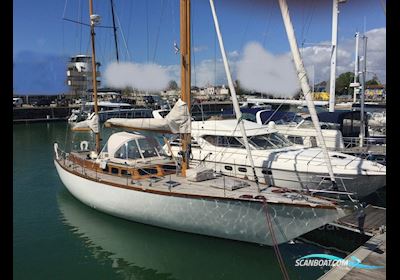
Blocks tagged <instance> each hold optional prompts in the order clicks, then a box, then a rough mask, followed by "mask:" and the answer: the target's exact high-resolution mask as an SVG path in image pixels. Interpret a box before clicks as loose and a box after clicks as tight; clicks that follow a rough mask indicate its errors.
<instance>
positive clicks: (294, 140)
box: [287, 135, 304, 145]
mask: <svg viewBox="0 0 400 280" xmlns="http://www.w3.org/2000/svg"><path fill="white" fill-rule="evenodd" d="M287 139H288V140H289V141H290V142H292V143H294V144H297V145H303V144H304V142H303V137H301V136H294V135H288V137H287Z"/></svg>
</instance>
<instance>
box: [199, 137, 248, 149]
mask: <svg viewBox="0 0 400 280" xmlns="http://www.w3.org/2000/svg"><path fill="white" fill-rule="evenodd" d="M203 139H204V140H206V141H207V142H208V143H210V144H212V145H214V146H218V147H230V148H244V146H243V145H242V143H240V142H239V141H238V140H237V139H236V138H235V137H232V136H216V135H207V136H204V137H203Z"/></svg>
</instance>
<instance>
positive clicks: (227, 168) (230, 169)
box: [225, 165, 233, 171]
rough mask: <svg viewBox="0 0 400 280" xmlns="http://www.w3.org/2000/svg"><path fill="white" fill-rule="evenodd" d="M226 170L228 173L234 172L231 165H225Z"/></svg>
mask: <svg viewBox="0 0 400 280" xmlns="http://www.w3.org/2000/svg"><path fill="white" fill-rule="evenodd" d="M225 169H226V170H228V171H232V169H233V168H232V166H230V165H225Z"/></svg>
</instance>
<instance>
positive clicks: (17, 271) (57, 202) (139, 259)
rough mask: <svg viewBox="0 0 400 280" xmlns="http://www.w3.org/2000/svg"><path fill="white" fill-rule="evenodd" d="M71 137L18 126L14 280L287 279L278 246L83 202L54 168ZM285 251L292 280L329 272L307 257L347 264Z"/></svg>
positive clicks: (295, 248) (51, 127)
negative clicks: (146, 220) (124, 215)
mask: <svg viewBox="0 0 400 280" xmlns="http://www.w3.org/2000/svg"><path fill="white" fill-rule="evenodd" d="M69 133H70V132H69V131H68V129H67V124H66V123H64V122H58V123H32V124H16V125H14V127H13V144H14V146H13V158H14V161H13V274H14V279H154V280H157V279H203V280H204V279H230V280H232V279H282V274H281V271H280V268H279V265H278V261H277V259H276V257H275V253H274V250H273V248H272V247H268V246H259V245H256V244H250V243H244V242H238V241H232V240H225V239H219V238H213V237H207V236H201V235H195V234H188V233H182V232H176V231H172V230H167V229H162V228H157V227H152V226H148V225H143V224H139V223H134V222H130V221H126V220H123V219H119V218H115V217H113V216H109V215H107V214H103V213H101V212H98V211H96V210H94V209H91V208H89V207H87V206H86V205H84V204H82V203H80V202H79V201H78V200H76V199H75V198H74V197H73V196H72V195H71V194H70V193H69V192H68V191H67V190H66V189H65V187H64V186H63V184H62V183H61V181H60V179H59V178H58V176H57V173H56V170H55V167H54V163H53V143H54V141H58V142H59V143H60V145H62V146H64V145H65V144H66V143H63V142H65V140H63V139H65V138H66V135H67V134H69ZM103 139H104V141H105V140H106V135H104V136H103ZM61 141H62V142H61ZM279 248H280V250H281V253H282V256H283V258H284V261H285V264H286V269H287V270H288V272H289V275H290V277H291V279H317V278H318V277H320V276H321V275H323V274H324V272H325V271H326V270H328V269H329V268H328V267H295V261H296V259H297V258H300V257H302V256H304V255H307V254H318V253H322V254H333V255H336V256H338V257H345V254H343V253H340V252H336V251H331V250H327V249H324V248H322V247H319V246H315V245H310V244H307V243H304V242H301V241H296V242H295V244H283V245H281V246H279ZM353 248H354V245H351V244H349V252H351V251H352V249H353Z"/></svg>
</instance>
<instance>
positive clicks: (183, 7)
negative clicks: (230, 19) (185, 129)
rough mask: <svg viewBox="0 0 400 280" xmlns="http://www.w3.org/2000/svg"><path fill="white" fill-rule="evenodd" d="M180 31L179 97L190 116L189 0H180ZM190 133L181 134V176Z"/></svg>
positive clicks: (185, 165) (185, 166)
mask: <svg viewBox="0 0 400 280" xmlns="http://www.w3.org/2000/svg"><path fill="white" fill-rule="evenodd" d="M180 33H181V38H180V40H181V43H180V45H181V46H180V47H181V98H182V101H183V102H185V103H186V104H187V107H188V110H189V116H190V107H191V102H190V99H191V97H190V88H191V86H190V84H191V77H190V74H191V72H190V70H191V69H190V67H191V59H190V0H180ZM190 140H191V136H190V133H183V134H181V143H182V176H186V169H188V168H189V154H190Z"/></svg>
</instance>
